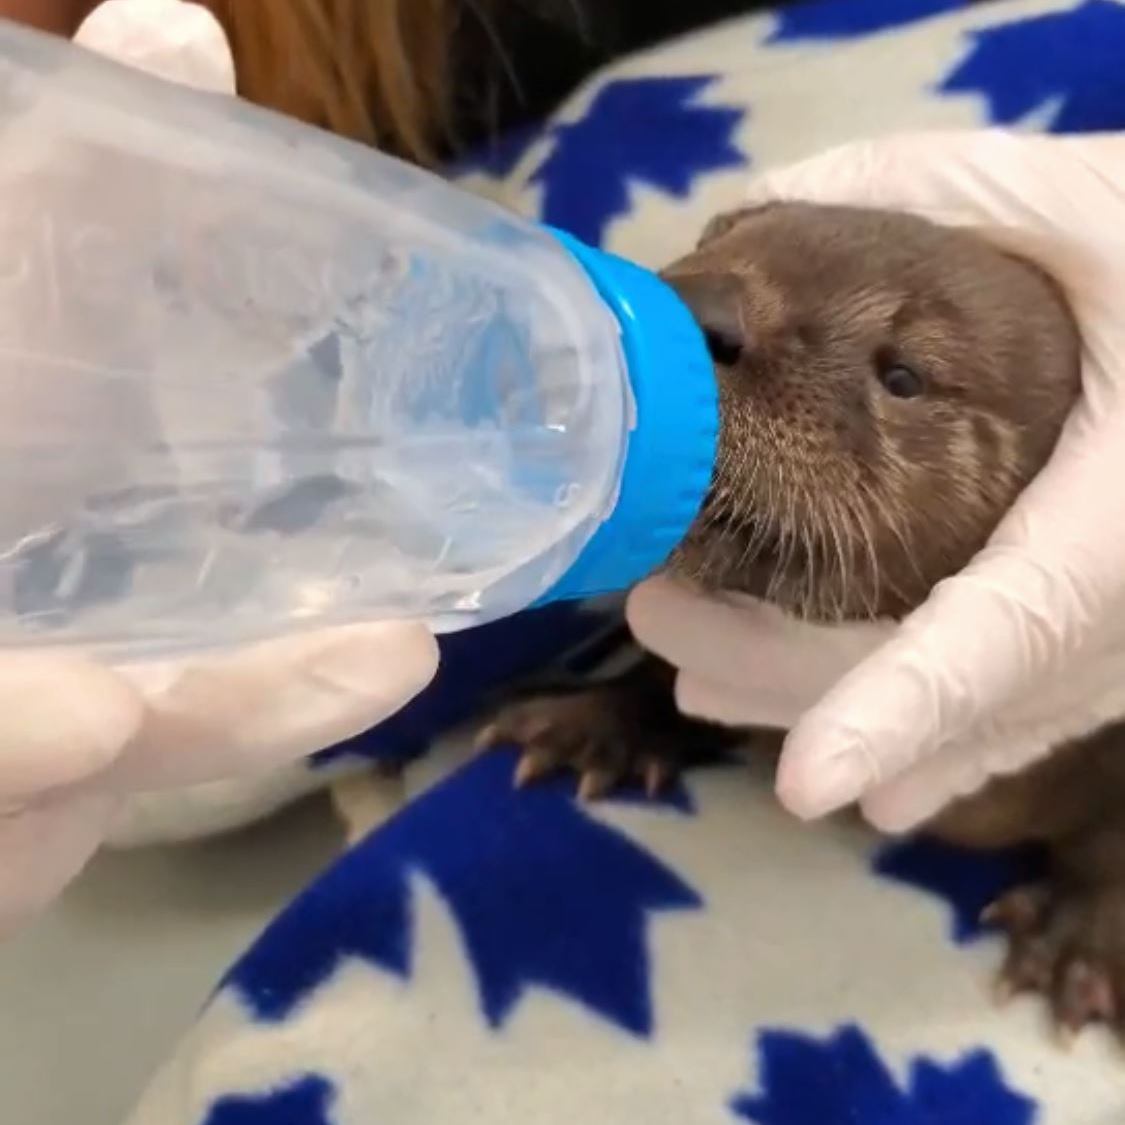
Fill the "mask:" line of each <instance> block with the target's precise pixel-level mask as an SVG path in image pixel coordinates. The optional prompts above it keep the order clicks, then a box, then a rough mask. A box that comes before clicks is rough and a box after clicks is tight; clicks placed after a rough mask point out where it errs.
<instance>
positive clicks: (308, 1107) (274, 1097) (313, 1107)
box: [203, 1075, 336, 1125]
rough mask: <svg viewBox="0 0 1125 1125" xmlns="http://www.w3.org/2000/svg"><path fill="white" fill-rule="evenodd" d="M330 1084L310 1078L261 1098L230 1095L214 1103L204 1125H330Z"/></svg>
mask: <svg viewBox="0 0 1125 1125" xmlns="http://www.w3.org/2000/svg"><path fill="white" fill-rule="evenodd" d="M335 1096H336V1092H335V1090H334V1089H333V1087H332V1084H331V1083H330V1082H328V1081H326V1080H325V1079H323V1078H320V1077H318V1076H316V1075H309V1076H308V1077H305V1078H302V1079H300V1080H299V1081H297V1082H294V1083H293V1084H292V1085H289V1086H285V1087H283V1088H281V1089H279V1090H274V1091H271V1092H269V1093H266V1094H262V1095H260V1096H252V1095H237V1096H235V1095H232V1096H231V1097H226V1098H223V1099H222V1100H221V1101H217V1102H216V1103H215V1104H214V1105H213V1106H212V1107H211V1111H210V1113H209V1114H208V1115H207V1118H206V1120H205V1121H204V1123H203V1125H332V1123H331V1121H330V1119H329V1117H328V1111H329V1109H330V1108H331V1106H332V1102H333V1100H334V1098H335Z"/></svg>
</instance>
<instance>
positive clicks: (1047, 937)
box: [982, 882, 1125, 1043]
mask: <svg viewBox="0 0 1125 1125" xmlns="http://www.w3.org/2000/svg"><path fill="white" fill-rule="evenodd" d="M982 921H984V922H985V923H987V924H988V925H991V926H995V927H997V928H999V929H1001V930H1003V931H1004V932H1005V933H1006V934H1007V938H1008V955H1007V959H1006V961H1005V964H1004V967H1003V969H1002V970H1001V974H1000V978H999V981H998V985H997V987H998V992H999V996H1000V998H1001V999H1006V998H1007V997H1009V996H1012V995H1015V994H1017V993H1023V992H1036V993H1040V994H1042V995H1043V996H1044V997H1045V998H1046V1000H1047V1002H1048V1004H1049V1006H1050V1009H1051V1014H1052V1017H1053V1019H1054V1023H1055V1027H1056V1029H1057V1030H1058V1032H1059V1036H1060V1039H1061V1040H1062V1041H1063V1042H1064V1043H1066V1042H1069V1041H1070V1040H1071V1039H1072V1038H1073V1037H1074V1036H1075V1035H1076V1034H1077V1033H1078V1032H1079V1031H1081V1030H1082V1029H1083V1028H1084V1027H1086V1026H1087V1025H1088V1024H1091V1023H1104V1024H1108V1025H1109V1026H1111V1027H1112V1028H1113V1029H1114V1030H1115V1031H1116V1032H1117V1033H1118V1034H1119V1035H1121V1034H1125V883H1116V882H1111V883H1105V884H1097V883H1095V884H1086V885H1082V884H1074V885H1069V886H1067V885H1062V884H1058V883H1055V882H1046V883H1040V884H1036V885H1033V886H1028V887H1020V888H1017V889H1016V890H1014V891H1011V892H1009V893H1008V894H1006V895H1003V896H1002V897H1001V898H999V899H998V900H997V901H996V902H995V903H994V904H993V905H992V906H990V907H989V908H988V909H987V910H986V911H985V912H984V915H983V916H982Z"/></svg>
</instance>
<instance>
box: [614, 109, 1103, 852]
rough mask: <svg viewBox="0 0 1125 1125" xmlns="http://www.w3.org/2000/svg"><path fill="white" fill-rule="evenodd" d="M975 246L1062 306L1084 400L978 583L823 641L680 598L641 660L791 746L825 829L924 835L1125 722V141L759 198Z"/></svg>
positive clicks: (818, 173)
mask: <svg viewBox="0 0 1125 1125" xmlns="http://www.w3.org/2000/svg"><path fill="white" fill-rule="evenodd" d="M772 198H795V199H805V200H810V201H813V202H823V203H850V204H855V205H861V206H863V205H866V206H873V207H884V208H893V209H899V210H905V211H913V212H915V213H918V214H921V215H925V216H928V217H929V218H931V219H934V220H936V221H938V222H942V223H948V224H954V225H962V226H973V227H977V228H979V229H980V230H981V232H982V233H984V234H986V235H987V236H988V237H991V238H992V239H994V240H995V241H996V242H998V243H999V244H1001V245H1003V246H1005V247H1007V248H1010V249H1013V250H1015V251H1016V252H1018V253H1021V254H1023V255H1024V256H1025V257H1027V258H1029V259H1033V260H1035V261H1037V262H1039V263H1040V264H1041V265H1042V266H1043V267H1045V268H1046V269H1047V270H1048V271H1049V272H1050V273H1051V274H1052V275H1053V276H1054V277H1055V278H1056V279H1057V280H1058V281H1059V282H1060V283H1061V284H1062V286H1063V287H1064V289H1065V290H1066V292H1067V295H1068V297H1069V300H1070V302H1071V305H1072V308H1073V309H1074V312H1075V315H1076V316H1077V318H1078V321H1079V325H1080V328H1081V332H1082V337H1083V342H1084V356H1083V398H1082V400H1081V402H1080V404H1079V405H1078V406H1077V407H1076V409H1075V411H1074V413H1073V415H1072V417H1071V419H1070V421H1069V424H1068V425H1067V427H1066V428H1065V432H1064V434H1063V437H1062V439H1061V441H1060V443H1059V446H1058V448H1057V450H1056V452H1055V454H1054V456H1053V457H1052V459H1051V461H1050V462H1049V464H1048V466H1047V467H1046V468H1045V469H1044V470H1043V472H1042V473H1041V474H1040V475H1039V477H1038V478H1037V479H1036V480H1035V481H1034V482H1033V483H1032V485H1031V486H1030V487H1029V488H1028V489H1027V490H1026V492H1025V493H1024V495H1023V496H1022V497H1021V498H1020V500H1019V501H1018V502H1017V503H1016V505H1015V506H1014V507H1013V509H1012V510H1011V512H1010V514H1009V515H1008V516H1007V517H1006V518H1005V519H1004V521H1003V522H1002V524H1001V526H1000V527H999V528H998V529H997V531H996V533H995V535H994V536H993V537H992V539H991V541H990V543H989V545H988V546H987V548H986V549H985V550H984V551H983V552H982V553H981V554H980V555H979V556H978V557H977V558H976V559H975V560H974V561H973V562H972V563H971V564H970V565H969V566H968V567H967V568H966V570H965V571H963V572H962V573H961V574H959V575H957V576H955V577H953V578H951V579H949V580H948V581H947V582H945V583H943V584H942V585H940V586H939V587H938V588H937V589H936V590H935V591H934V593H933V595H932V596H931V598H930V599H929V601H928V602H927V603H926V604H925V605H924V606H923V607H922V608H921V609H920V610H919V611H918V612H916V613H915V614H914V615H912V616H911V617H910V618H909V619H907V621H906V622H905V623H904V624H903V625H901V626H900V627H897V628H896V627H894V626H892V625H889V624H876V625H865V626H843V627H830V628H814V627H810V626H804V625H796V624H794V623H792V622H787V621H785V620H784V619H782V618H781V617H780V615H778V614H776V613H774V612H773V611H771V610H770V609H769V607H763V606H760V605H759V606H754V605H747V604H745V603H743V604H742V605H741V606H738V607H732V606H731V605H729V604H727V605H724V604H722V603H714V602H710V603H709V602H706V601H704V600H700V599H697V598H694V597H693V596H691V595H687V594H686V593H683V592H680V591H677V590H676V589H675V588H674V587H671V586H670V585H669V584H668V583H666V582H663V581H661V582H656V583H653V584H650V585H648V586H645V587H642V588H641V589H640V590H639V591H637V592H636V593H635V594H634V597H633V600H632V602H631V605H630V617H631V621H632V624H633V627H634V630H635V632H636V633H637V635H638V637H639V639H640V640H641V641H642V643H644V644H645V645H647V646H648V647H650V648H651V649H653V650H654V651H656V652H657V653H659V654H661V655H663V656H665V657H666V658H667V659H669V660H670V661H671V662H672V663H673V664H676V665H678V667H679V668H680V669H681V672H680V679H679V685H678V693H679V698H680V702H681V705H682V706H683V707H684V708H685V710H687V711H688V712H689V713H691V714H694V715H697V716H699V717H705V718H714V719H716V720H718V721H722V722H727V723H731V724H736V725H742V724H762V725H776V726H782V727H790V726H791V727H792V729H791V731H790V734H789V736H788V738H787V740H786V743H785V749H784V752H783V756H782V761H781V766H780V771H779V776H778V791H779V795H780V797H781V799H782V801H783V802H784V803H785V804H786V805H787V806H788V807H789V808H790V809H791V810H793V811H794V812H795V813H797V814H798V815H801V816H804V817H816V816H820V815H823V814H826V813H828V812H831V811H832V810H834V809H837V808H840V807H842V806H844V805H847V804H849V803H851V802H853V801H855V800H857V799H860V800H861V801H862V805H863V809H864V812H865V814H866V815H867V817H868V819H869V820H871V821H872V822H873V823H875V824H876V825H877V826H879V827H881V828H883V829H885V830H889V831H897V830H903V829H908V828H911V827H914V826H916V825H917V824H918V823H920V822H921V821H923V820H925V819H927V818H929V817H930V816H932V815H933V814H934V813H936V812H938V811H939V810H940V809H941V808H942V807H943V806H944V805H946V804H947V803H948V802H949V801H950V800H951V799H953V798H954V797H956V796H959V795H963V794H968V793H971V792H974V791H976V790H977V789H979V788H980V787H981V786H982V785H983V784H984V783H985V782H986V781H987V780H988V778H989V777H991V776H995V775H997V774H1003V773H1008V772H1014V771H1016V770H1019V769H1022V768H1024V767H1025V766H1026V765H1028V764H1029V763H1031V762H1032V761H1034V760H1035V759H1037V758H1039V757H1042V756H1043V755H1045V754H1047V753H1048V752H1049V751H1050V750H1051V749H1053V748H1054V747H1055V746H1057V745H1058V743H1059V741H1060V740H1061V739H1063V738H1068V737H1076V736H1080V735H1083V734H1087V733H1090V732H1091V731H1092V730H1094V729H1096V728H1097V727H1099V726H1101V725H1103V724H1104V723H1105V722H1107V721H1109V720H1111V719H1116V718H1120V717H1122V716H1125V489H1123V488H1122V487H1121V481H1122V479H1123V477H1125V306H1123V305H1122V294H1125V137H1120V136H1108V135H1106V136H1085V137H1068V138H1056V137H1037V136H1018V135H1012V134H1006V133H1002V132H998V131H991V130H989V131H979V132H971V133H956V134H948V133H929V134H918V135H914V136H906V137H896V138H889V139H883V140H878V141H872V142H866V143H862V144H856V145H850V146H847V147H844V148H840V149H836V150H833V151H831V152H829V153H827V154H825V155H823V156H820V157H817V158H815V159H813V160H810V161H806V162H803V163H802V164H800V165H797V166H794V167H792V168H790V169H786V170H783V171H781V172H779V173H776V174H773V175H770V176H768V177H767V178H765V179H764V180H762V181H760V182H759V183H758V184H756V185H754V187H753V189H752V192H751V197H750V200H749V202H751V203H758V202H764V201H767V200H769V199H772Z"/></svg>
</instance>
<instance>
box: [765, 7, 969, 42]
mask: <svg viewBox="0 0 1125 1125" xmlns="http://www.w3.org/2000/svg"><path fill="white" fill-rule="evenodd" d="M972 2H973V0H806V2H805V3H798V4H790V5H788V6H786V7H784V8H782V9H781V10H780V11H779V12H778V13H777V24H776V25H775V27H774V30H773V33H772V34H771V35H770V37H769V42H772V43H786V42H788V43H796V42H801V41H808V40H820V39H828V40H831V39H860V38H862V37H863V36H865V35H872V34H876V33H878V32H880V31H888V30H890V29H891V28H895V27H902V26H904V25H906V24H911V23H918V22H919V21H921V20H926V19H930V18H931V17H933V16H940V15H942V14H943V13H944V12H952V11H956V10H957V9H958V8H964V7H965V6H966V5H968V4H970V3H972Z"/></svg>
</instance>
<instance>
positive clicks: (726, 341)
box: [703, 327, 742, 367]
mask: <svg viewBox="0 0 1125 1125" xmlns="http://www.w3.org/2000/svg"><path fill="white" fill-rule="evenodd" d="M703 338H704V339H705V340H706V341H707V350H708V351H709V352H710V353H711V358H712V359H713V360H714V361H715V362H716V363H717V364H718V365H719V366H720V367H733V366H734V365H735V364H736V363H737V362H738V361H739V360H740V359H741V358H742V341H741V340H740V339H739V338H738V337H737V336H735V335H734V334H733V333H732V332H727V331H724V330H723V329H721V328H706V327H705V328H704V329H703Z"/></svg>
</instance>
